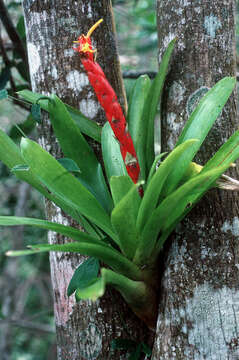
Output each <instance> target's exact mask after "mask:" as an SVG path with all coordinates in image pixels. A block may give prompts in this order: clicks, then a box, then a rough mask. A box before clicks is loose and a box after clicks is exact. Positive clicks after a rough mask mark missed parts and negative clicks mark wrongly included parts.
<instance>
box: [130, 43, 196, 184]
mask: <svg viewBox="0 0 239 360" xmlns="http://www.w3.org/2000/svg"><path fill="white" fill-rule="evenodd" d="M175 42H176V39H174V40H172V41H171V42H170V43H169V45H168V48H167V50H166V51H165V54H164V56H163V59H162V62H161V64H160V68H159V72H158V74H157V76H156V78H155V79H154V81H153V83H152V85H151V87H150V90H149V92H148V96H147V100H146V102H145V105H144V110H143V116H142V117H141V122H140V124H139V131H138V134H139V135H138V154H137V155H138V157H139V164H140V169H141V173H140V174H141V175H140V176H141V179H143V180H146V178H147V175H148V173H149V171H150V168H151V166H152V163H153V161H154V158H155V155H154V120H155V116H156V113H157V108H158V104H159V101H160V98H161V94H162V90H163V85H164V81H165V78H166V75H167V71H168V64H169V60H170V57H171V54H172V51H173V49H174V45H175ZM194 138H195V137H194Z"/></svg>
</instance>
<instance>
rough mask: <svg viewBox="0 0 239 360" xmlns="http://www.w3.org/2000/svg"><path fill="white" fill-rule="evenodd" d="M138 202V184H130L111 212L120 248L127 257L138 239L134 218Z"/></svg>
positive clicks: (131, 256) (133, 250) (131, 255)
mask: <svg viewBox="0 0 239 360" xmlns="http://www.w3.org/2000/svg"><path fill="white" fill-rule="evenodd" d="M140 202H141V197H140V196H139V192H138V186H137V185H135V184H132V186H131V189H130V190H129V191H128V193H127V194H126V195H125V196H124V197H123V198H122V199H121V200H120V202H119V203H117V205H116V206H115V208H114V209H113V211H112V214H111V223H112V225H113V228H114V229H115V231H116V233H117V234H118V237H119V240H120V248H121V250H122V252H123V253H124V254H125V255H126V256H127V257H128V258H129V259H132V258H133V257H134V254H135V251H136V248H137V245H138V241H139V233H138V230H137V229H136V220H137V214H138V209H139V206H140Z"/></svg>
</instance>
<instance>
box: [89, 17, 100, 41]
mask: <svg viewBox="0 0 239 360" xmlns="http://www.w3.org/2000/svg"><path fill="white" fill-rule="evenodd" d="M102 21H103V19H100V20H98V21H97V22H96V23H95V24H94V25H93V26H92V27H91V28H90V30H89V31H88V33H87V35H86V37H87V38H89V37H90V36H91V34H92V33H93V31H95V29H96V28H97V27H98V26H99V25H100V23H102Z"/></svg>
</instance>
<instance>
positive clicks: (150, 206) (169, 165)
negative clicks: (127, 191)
mask: <svg viewBox="0 0 239 360" xmlns="http://www.w3.org/2000/svg"><path fill="white" fill-rule="evenodd" d="M196 142H197V140H195V139H191V140H187V141H185V142H184V143H183V144H181V145H180V146H178V147H176V148H175V149H174V150H173V151H172V152H171V153H170V154H169V155H168V157H167V158H166V159H165V160H164V161H163V162H162V163H161V165H160V166H159V168H158V169H157V171H156V172H155V174H154V175H153V177H152V180H151V181H150V182H149V184H148V186H147V188H146V191H145V194H144V197H143V199H142V203H141V205H140V209H139V214H138V218H137V229H138V231H139V232H141V231H142V230H143V227H144V226H145V223H146V222H147V219H148V218H149V216H151V214H152V212H153V211H154V209H155V208H156V206H157V204H158V201H159V197H160V194H161V191H162V188H163V186H164V184H165V181H166V179H168V177H169V175H170V173H172V172H173V170H174V167H175V164H176V163H181V160H182V158H183V155H184V154H185V152H187V151H188V149H190V147H192V146H193V145H194V144H195V143H196Z"/></svg>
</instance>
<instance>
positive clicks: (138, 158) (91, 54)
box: [0, 20, 239, 328]
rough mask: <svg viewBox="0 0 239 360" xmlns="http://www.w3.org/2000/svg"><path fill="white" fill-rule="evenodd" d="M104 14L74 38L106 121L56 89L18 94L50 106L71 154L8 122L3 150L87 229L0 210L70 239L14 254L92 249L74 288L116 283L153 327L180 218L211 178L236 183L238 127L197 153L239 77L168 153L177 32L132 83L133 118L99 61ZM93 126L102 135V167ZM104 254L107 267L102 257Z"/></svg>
mask: <svg viewBox="0 0 239 360" xmlns="http://www.w3.org/2000/svg"><path fill="white" fill-rule="evenodd" d="M100 22H101V20H100V21H99V22H97V23H96V24H95V25H94V26H93V27H92V28H91V29H90V31H89V32H88V34H87V35H86V36H85V35H81V36H80V37H79V38H78V40H77V41H76V44H77V46H76V48H75V50H76V51H77V52H78V54H79V56H80V58H81V61H82V64H83V66H84V68H85V71H86V73H87V75H88V78H89V81H90V83H91V85H92V87H93V88H94V91H95V93H96V95H97V98H98V100H99V103H100V104H101V106H102V107H103V109H104V110H105V114H106V118H107V120H108V122H107V123H106V124H105V125H104V126H103V128H101V127H99V126H98V125H97V124H96V123H93V122H92V121H91V120H89V119H87V118H85V117H84V116H83V115H82V114H81V113H80V112H79V111H78V110H76V109H73V108H72V107H70V106H69V105H66V104H64V103H63V102H62V101H61V100H60V99H59V98H58V97H57V96H56V95H54V94H53V95H51V96H49V97H46V96H44V97H42V96H41V95H40V94H36V93H32V92H30V91H27V90H24V91H20V92H19V95H20V96H22V97H23V98H24V99H25V100H27V101H29V102H30V103H32V104H33V106H34V107H36V106H40V107H41V108H42V109H43V110H45V111H48V112H49V116H50V121H51V124H52V127H53V129H54V132H55V135H56V137H57V139H58V141H59V144H60V146H61V149H62V152H63V153H64V158H62V159H55V158H54V157H53V156H51V155H50V154H49V153H48V152H47V151H46V150H44V149H43V148H41V147H40V146H39V145H38V144H37V143H36V142H34V141H32V140H30V139H28V138H27V137H23V138H22V140H21V143H20V147H18V146H17V145H16V144H15V143H14V142H13V141H12V140H11V139H10V138H9V137H8V136H7V135H6V134H5V133H4V132H2V131H0V159H1V161H2V162H3V163H5V164H6V165H7V166H8V167H9V168H10V169H11V171H12V172H13V173H14V174H15V175H16V176H17V177H18V178H19V179H21V180H24V181H26V182H28V183H29V184H31V185H32V186H33V187H34V188H36V189H37V190H38V191H39V192H40V193H41V194H43V195H44V196H45V197H46V198H47V199H49V200H50V201H52V202H54V203H55V204H56V205H57V206H59V207H60V208H61V209H62V210H63V211H64V212H65V213H66V214H68V215H70V216H71V217H72V218H73V219H74V220H75V221H77V222H78V223H79V225H80V226H82V227H83V228H84V229H85V232H82V231H80V230H78V229H76V228H73V227H70V226H65V225H62V224H57V223H54V222H49V221H46V220H40V219H33V218H20V217H8V216H0V225H3V226H15V225H31V226H37V227H40V228H44V229H47V230H51V231H55V232H58V233H60V234H63V235H65V236H67V237H68V238H69V239H71V241H69V242H67V243H65V244H51V245H50V244H36V245H31V246H29V249H27V250H22V251H9V252H8V253H7V255H9V256H19V255H27V254H34V253H36V254H37V253H40V252H46V251H61V252H76V253H80V254H83V255H89V256H90V257H91V258H89V259H88V260H86V262H85V263H83V265H81V266H80V267H79V268H78V269H76V271H75V274H74V275H73V278H72V280H71V282H70V284H69V287H68V295H69V296H70V295H72V294H73V293H75V297H76V300H77V301H79V300H82V299H83V300H84V299H91V300H96V299H97V298H99V297H100V296H102V295H103V294H104V292H105V288H106V286H107V285H111V286H113V287H115V288H116V289H117V290H118V291H119V292H120V293H121V295H122V296H123V297H124V299H125V300H126V302H127V303H128V304H129V305H130V307H131V308H132V310H133V311H134V312H135V314H136V315H137V316H138V317H139V318H141V319H142V320H143V321H144V322H145V323H146V324H147V325H148V327H150V328H154V327H155V324H156V317H157V290H158V275H159V274H158V264H157V261H158V255H159V252H160V251H161V249H162V247H163V245H164V243H165V241H166V240H167V238H168V237H169V235H170V234H171V233H172V231H173V230H174V229H175V227H176V225H177V224H178V223H179V222H180V221H181V220H182V219H183V218H184V217H185V216H186V215H187V214H188V213H189V212H190V210H191V209H192V208H193V207H194V206H195V204H196V203H197V202H198V201H199V199H201V197H202V196H203V195H204V194H205V192H206V191H208V190H209V189H211V188H212V187H216V186H219V187H224V188H231V189H234V188H235V187H237V182H236V181H233V180H232V179H230V178H228V177H227V176H225V175H223V173H224V172H225V171H226V170H227V169H228V168H229V167H230V166H231V165H232V163H233V162H234V161H235V160H236V159H237V158H238V157H239V131H237V132H235V133H234V134H233V135H232V136H231V137H230V138H229V139H228V141H227V142H226V143H225V144H224V145H223V146H222V147H221V148H220V149H219V150H218V151H217V153H216V154H215V155H214V156H213V157H212V158H211V159H210V160H209V161H208V162H207V163H206V164H205V165H204V166H199V165H197V164H195V163H194V162H193V158H194V156H195V154H196V153H197V151H198V150H199V149H200V147H201V145H202V143H203V141H204V139H205V137H206V136H207V134H208V132H209V130H210V129H211V127H212V125H213V124H214V122H215V120H216V118H217V117H218V116H219V114H220V113H221V111H222V108H223V106H224V105H225V103H226V102H227V100H228V98H229V96H230V94H231V92H232V91H233V89H234V86H235V82H236V80H235V79H234V78H231V77H226V78H224V79H222V80H220V81H219V82H218V83H217V84H216V85H215V86H214V87H213V88H212V89H210V90H209V91H208V92H207V94H206V95H205V96H204V97H203V98H202V99H201V100H200V102H199V104H198V105H197V107H196V108H195V110H194V111H193V112H192V114H191V115H190V116H189V119H188V121H187V123H186V125H185V127H184V129H183V131H182V133H181V135H180V137H179V139H178V141H177V143H176V145H175V148H174V149H173V151H171V152H170V153H168V154H166V153H164V154H155V150H154V143H155V141H154V138H155V129H154V123H155V115H156V112H157V108H158V103H159V101H160V98H161V93H162V89H163V85H164V81H165V77H166V75H167V71H168V64H169V61H170V57H171V54H172V51H173V48H174V44H175V41H176V39H174V40H172V41H171V42H170V43H169V45H168V48H167V50H166V52H165V54H164V56H163V59H162V62H161V65H160V69H159V72H158V74H157V76H156V78H155V79H154V80H153V81H152V82H151V80H150V79H149V78H148V77H147V76H141V77H140V78H139V79H138V80H137V81H136V82H135V86H134V88H133V90H132V94H131V99H130V102H129V109H128V113H127V117H126V119H125V116H124V113H123V111H122V109H121V107H120V105H119V103H118V100H117V96H116V94H115V92H114V90H113V89H112V87H111V86H110V84H109V83H108V81H107V79H106V77H105V75H104V72H103V70H102V69H101V67H100V66H99V64H98V63H97V62H96V56H95V50H94V49H93V47H92V43H91V35H92V32H93V31H94V30H95V28H96V27H97V26H98V24H99V23H100ZM84 135H87V136H89V137H91V138H92V139H94V140H95V141H98V142H99V143H101V149H102V155H103V163H104V171H103V169H102V165H101V164H100V163H99V162H98V160H97V158H96V156H95V154H94V152H93V150H92V148H91V147H90V146H89V144H88V143H87V141H86V139H85V137H84ZM99 260H100V261H101V262H103V263H104V264H107V265H108V267H107V268H105V267H103V266H102V267H101V269H100V273H99Z"/></svg>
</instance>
